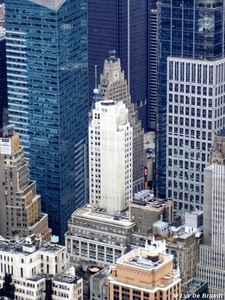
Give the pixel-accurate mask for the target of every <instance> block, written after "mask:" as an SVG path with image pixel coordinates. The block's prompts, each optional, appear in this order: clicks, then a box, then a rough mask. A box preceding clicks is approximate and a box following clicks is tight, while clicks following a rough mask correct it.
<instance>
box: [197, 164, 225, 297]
mask: <svg viewBox="0 0 225 300" xmlns="http://www.w3.org/2000/svg"><path fill="white" fill-rule="evenodd" d="M224 211H225V166H224V165H219V164H213V165H210V166H209V167H207V168H206V169H205V193H204V223H203V232H204V236H203V245H201V246H200V257H199V264H198V265H197V277H198V278H200V279H203V280H206V281H208V284H209V293H210V294H211V295H215V296H214V298H215V299H216V298H218V296H216V295H220V299H224V297H225V292H224V291H225V281H224V277H225V254H224V247H225V239H224V230H225V220H224Z"/></svg>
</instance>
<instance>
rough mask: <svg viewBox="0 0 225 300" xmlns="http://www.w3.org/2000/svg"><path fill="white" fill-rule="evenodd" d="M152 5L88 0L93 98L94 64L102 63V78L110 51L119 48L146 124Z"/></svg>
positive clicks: (119, 53)
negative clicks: (105, 60) (150, 9)
mask: <svg viewBox="0 0 225 300" xmlns="http://www.w3.org/2000/svg"><path fill="white" fill-rule="evenodd" d="M148 5H149V4H148V1H147V0H145V1H141V2H137V1H135V0H122V1H115V0H112V1H108V2H107V1H104V0H96V1H92V0H89V1H88V48H89V87H90V88H89V93H90V98H91V100H92V95H93V89H94V87H95V68H94V66H95V65H97V66H98V74H97V78H99V77H100V74H101V71H102V69H103V62H104V59H105V57H106V55H107V54H108V52H109V50H116V54H117V57H120V59H121V65H122V69H123V70H124V72H125V74H126V77H127V82H128V88H129V92H130V95H131V99H132V102H133V103H134V104H135V108H137V110H138V112H139V119H141V121H142V126H143V127H146V119H147V109H146V107H147V106H146V101H147V87H148V79H147V76H148V63H147V60H148V52H147V49H148V38H147V37H148V22H147V20H148ZM90 104H91V103H90Z"/></svg>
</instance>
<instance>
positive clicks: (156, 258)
mask: <svg viewBox="0 0 225 300" xmlns="http://www.w3.org/2000/svg"><path fill="white" fill-rule="evenodd" d="M169 260H173V256H172V255H171V254H167V253H162V252H158V251H157V250H156V249H155V247H154V246H149V247H148V249H147V248H139V249H135V250H133V251H131V252H128V253H127V254H125V255H124V256H122V257H121V258H119V259H118V260H117V264H120V263H121V264H126V265H132V266H133V267H137V268H141V269H147V270H151V269H156V268H158V267H159V266H160V265H162V264H163V263H164V262H167V261H169Z"/></svg>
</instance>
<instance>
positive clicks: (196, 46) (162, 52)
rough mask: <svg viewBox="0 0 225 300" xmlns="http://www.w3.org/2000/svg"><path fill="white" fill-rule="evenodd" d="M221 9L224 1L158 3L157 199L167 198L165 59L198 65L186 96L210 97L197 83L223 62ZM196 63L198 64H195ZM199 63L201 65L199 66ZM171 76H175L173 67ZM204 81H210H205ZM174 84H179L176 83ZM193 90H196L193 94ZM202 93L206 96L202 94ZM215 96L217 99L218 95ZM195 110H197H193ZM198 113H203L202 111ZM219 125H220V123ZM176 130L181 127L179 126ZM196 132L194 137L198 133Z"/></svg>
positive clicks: (221, 78) (217, 87)
mask: <svg viewBox="0 0 225 300" xmlns="http://www.w3.org/2000/svg"><path fill="white" fill-rule="evenodd" d="M223 5H224V4H223V1H220V0H215V1H210V2H209V1H205V0H203V1H196V0H191V1H185V0H178V1H172V0H161V1H159V2H158V47H157V49H158V54H157V60H158V61H157V113H156V195H157V196H159V197H165V196H166V187H167V184H166V182H167V178H166V177H167V158H166V149H167V128H168V123H167V116H168V111H167V107H168V106H167V104H168V102H169V99H168V96H169V95H168V93H167V91H168V90H167V89H168V87H167V83H168V79H169V78H168V68H169V60H168V57H170V58H174V60H175V58H183V59H184V61H183V63H184V64H185V65H186V63H185V61H186V59H191V60H193V61H192V64H196V68H197V65H198V66H199V69H200V68H201V70H202V71H201V72H200V71H198V70H197V69H196V70H195V71H194V69H193V72H196V74H197V72H199V73H198V74H199V75H195V76H193V77H192V79H191V81H190V82H189V84H188V85H189V86H190V92H188V94H189V96H191V97H192V93H193V97H195V98H197V97H196V96H198V97H201V98H206V97H209V96H210V94H209V90H207V91H206V90H205V88H206V87H205V86H203V84H204V83H203V82H202V83H200V82H199V80H200V78H203V77H205V76H207V75H206V74H207V73H206V72H203V70H204V66H205V65H206V64H207V62H214V66H215V68H216V64H217V65H218V68H219V65H220V64H221V65H222V64H223V61H219V60H220V59H223V58H224V13H223V9H224V8H223ZM195 60H198V61H196V63H195ZM199 61H200V62H202V65H201V66H200V62H199ZM209 65H210V63H209ZM213 68H214V67H213ZM171 71H172V70H171ZM173 72H177V70H176V64H175V63H174V69H173ZM200 74H201V75H200ZM208 74H209V73H208ZM199 76H200V77H199ZM218 76H219V77H217V78H218V79H219V82H222V81H223V80H224V79H223V72H222V71H221V72H220V74H219V73H218ZM175 80H176V79H175ZM204 80H209V79H207V78H204ZM176 84H178V83H177V82H176ZM215 84H216V85H217V84H218V83H217V82H216V83H215ZM192 85H193V89H192ZM176 87H177V85H176V86H174V88H176ZM194 88H195V89H196V90H195V91H194ZM211 88H212V86H211ZM218 89H219V86H216V87H215V92H217V93H218V91H219V90H218ZM174 91H175V90H174ZM175 92H176V91H175ZM205 92H206V93H207V94H204V93H205ZM181 93H182V92H181ZM221 93H223V92H221V87H220V94H221ZM205 96H206V97H205ZM214 96H216V97H217V95H214ZM221 96H222V94H221ZM196 101H197V99H196ZM212 101H213V102H214V103H213V104H212V105H214V106H215V107H216V106H217V104H216V101H217V100H216V99H214V98H213V97H212ZM178 104H179V105H181V106H182V104H181V103H180V102H178ZM196 105H197V104H196ZM197 109H198V108H197V106H196V110H197ZM199 109H200V110H202V108H199ZM203 109H205V108H203ZM196 112H197V111H196ZM202 113H203V112H202V111H201V112H200V114H202ZM222 114H223V112H222ZM219 122H221V121H220V120H219ZM222 122H223V121H222ZM178 126H183V125H182V124H178ZM217 126H218V127H220V126H223V125H221V123H220V124H219V125H218V124H217ZM193 127H194V126H193ZM195 129H196V130H195V135H196V134H197V130H198V129H197V128H195ZM192 130H193V128H192ZM207 132H208V131H207ZM184 145H185V142H184ZM183 151H184V149H183ZM190 152H191V150H190ZM181 192H185V190H184V189H183V188H182V190H181ZM196 201H197V199H196ZM194 202H195V200H194Z"/></svg>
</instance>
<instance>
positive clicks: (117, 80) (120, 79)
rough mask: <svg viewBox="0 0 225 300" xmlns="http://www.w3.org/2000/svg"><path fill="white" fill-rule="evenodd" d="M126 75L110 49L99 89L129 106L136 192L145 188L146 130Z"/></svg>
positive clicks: (110, 98)
mask: <svg viewBox="0 0 225 300" xmlns="http://www.w3.org/2000/svg"><path fill="white" fill-rule="evenodd" d="M124 77H125V76H124V71H122V70H121V62H120V59H119V58H116V55H115V51H109V57H108V59H106V60H105V62H104V68H103V73H102V74H101V75H100V84H99V85H98V91H99V95H100V96H102V97H103V98H105V99H107V100H114V101H123V103H125V104H126V107H127V108H128V117H129V122H130V124H131V126H132V128H133V189H134V193H136V192H138V191H141V190H143V188H144V156H143V153H144V130H143V129H142V127H141V122H140V121H139V120H138V112H137V111H136V110H135V109H134V104H133V103H132V102H131V96H130V94H129V92H128V84H127V80H126V79H125V78H124Z"/></svg>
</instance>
